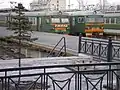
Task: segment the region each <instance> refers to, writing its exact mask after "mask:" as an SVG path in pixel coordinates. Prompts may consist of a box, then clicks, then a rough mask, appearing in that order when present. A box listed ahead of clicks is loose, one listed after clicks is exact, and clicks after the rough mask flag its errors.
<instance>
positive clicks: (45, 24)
mask: <svg viewBox="0 0 120 90" xmlns="http://www.w3.org/2000/svg"><path fill="white" fill-rule="evenodd" d="M24 13H25V16H26V17H28V19H29V21H31V22H32V30H35V31H40V32H52V33H61V34H72V35H79V34H80V33H81V34H82V35H83V36H90V37H93V36H100V35H102V34H103V29H104V28H103V27H104V22H103V15H102V14H96V13H94V12H92V11H91V12H89V11H75V12H61V11H48V12H47V11H41V12H40V11H39V12H24ZM11 15H15V13H12V14H11ZM7 20H10V17H9V15H8V16H7Z"/></svg>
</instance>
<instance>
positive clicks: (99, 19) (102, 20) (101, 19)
mask: <svg viewBox="0 0 120 90" xmlns="http://www.w3.org/2000/svg"><path fill="white" fill-rule="evenodd" d="M95 22H104V19H103V18H99V17H98V18H95Z"/></svg>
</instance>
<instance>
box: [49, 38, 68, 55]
mask: <svg viewBox="0 0 120 90" xmlns="http://www.w3.org/2000/svg"><path fill="white" fill-rule="evenodd" d="M62 41H63V45H62V46H61V48H59V50H58V53H57V55H55V56H56V57H59V56H62V55H61V54H62V52H63V53H64V55H63V56H66V39H65V37H62V38H61V39H60V41H59V42H58V43H57V44H56V45H55V46H54V48H53V49H52V50H51V52H50V53H49V54H48V56H47V57H49V56H50V55H52V54H53V53H54V51H55V50H56V49H58V45H59V44H61V42H62ZM63 49H64V51H63Z"/></svg>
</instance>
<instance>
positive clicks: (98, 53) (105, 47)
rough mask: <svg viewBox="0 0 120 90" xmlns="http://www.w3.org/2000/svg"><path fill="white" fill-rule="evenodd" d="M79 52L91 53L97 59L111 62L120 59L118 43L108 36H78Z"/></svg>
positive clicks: (119, 44) (119, 45)
mask: <svg viewBox="0 0 120 90" xmlns="http://www.w3.org/2000/svg"><path fill="white" fill-rule="evenodd" d="M78 52H79V53H84V54H88V55H92V56H94V57H95V58H97V59H100V60H105V61H108V62H111V61H113V60H116V61H119V60H120V43H119V41H113V40H112V38H111V37H110V38H109V39H108V40H106V39H96V38H84V37H81V35H80V36H79V50H78Z"/></svg>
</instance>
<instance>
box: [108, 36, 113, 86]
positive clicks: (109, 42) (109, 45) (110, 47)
mask: <svg viewBox="0 0 120 90" xmlns="http://www.w3.org/2000/svg"><path fill="white" fill-rule="evenodd" d="M107 62H112V38H111V37H109V41H108V51H107ZM111 68H112V67H111V65H109V70H111ZM107 84H108V85H107V86H108V88H113V72H112V71H108V83H107Z"/></svg>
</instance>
